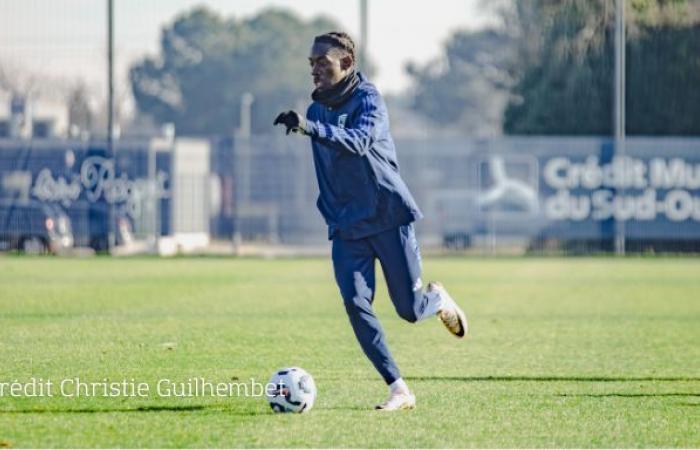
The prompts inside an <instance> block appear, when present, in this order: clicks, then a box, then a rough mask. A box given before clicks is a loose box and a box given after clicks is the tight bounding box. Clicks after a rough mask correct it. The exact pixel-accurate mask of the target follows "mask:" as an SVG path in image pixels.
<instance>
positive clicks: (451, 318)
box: [427, 281, 469, 338]
mask: <svg viewBox="0 0 700 450" xmlns="http://www.w3.org/2000/svg"><path fill="white" fill-rule="evenodd" d="M427 291H428V292H437V293H438V294H439V295H440V300H441V304H440V310H439V311H438V313H437V316H438V317H439V318H440V320H442V323H443V324H445V327H446V328H447V329H448V330H449V332H450V333H452V334H453V335H455V336H456V337H458V338H463V337H464V336H466V334H467V331H469V326H468V325H467V316H465V315H464V311H462V308H460V307H459V306H458V305H457V303H455V301H454V300H452V297H450V294H448V293H447V291H446V290H445V288H444V287H443V286H442V284H440V283H438V282H436V281H431V282H430V283H428V288H427Z"/></svg>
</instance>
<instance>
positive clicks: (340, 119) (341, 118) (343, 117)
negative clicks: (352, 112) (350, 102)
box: [338, 114, 348, 128]
mask: <svg viewBox="0 0 700 450" xmlns="http://www.w3.org/2000/svg"><path fill="white" fill-rule="evenodd" d="M346 120H348V115H347V114H341V115H339V116H338V127H339V128H345V121H346Z"/></svg>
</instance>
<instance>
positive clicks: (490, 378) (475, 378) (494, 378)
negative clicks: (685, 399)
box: [404, 375, 700, 383]
mask: <svg viewBox="0 0 700 450" xmlns="http://www.w3.org/2000/svg"><path fill="white" fill-rule="evenodd" d="M404 378H405V379H406V380H411V381H463V382H479V381H544V382H553V381H588V382H596V383H598V382H602V383H608V382H635V381H700V377H595V376H584V377H576V376H519V375H513V376H487V377H478V376H466V377H453V376H444V377H442V376H427V377H404Z"/></svg>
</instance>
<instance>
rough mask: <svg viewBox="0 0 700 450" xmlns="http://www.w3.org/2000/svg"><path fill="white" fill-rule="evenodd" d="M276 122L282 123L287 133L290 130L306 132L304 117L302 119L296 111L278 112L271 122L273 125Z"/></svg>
mask: <svg viewBox="0 0 700 450" xmlns="http://www.w3.org/2000/svg"><path fill="white" fill-rule="evenodd" d="M277 124H282V125H284V126H285V127H287V134H289V132H290V131H293V132H295V133H306V119H304V118H303V117H302V116H301V115H300V114H299V113H297V112H296V111H287V112H283V113H280V115H279V116H277V118H276V119H275V122H274V123H273V125H277Z"/></svg>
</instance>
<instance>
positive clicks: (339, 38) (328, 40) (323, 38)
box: [314, 31, 355, 62]
mask: <svg viewBox="0 0 700 450" xmlns="http://www.w3.org/2000/svg"><path fill="white" fill-rule="evenodd" d="M316 43H324V44H330V45H331V46H333V47H335V48H339V49H341V50H345V51H346V52H348V53H349V54H350V56H352V60H353V62H354V61H355V42H354V41H353V40H352V38H351V37H350V36H349V35H348V34H347V33H344V32H342V31H329V32H328V33H325V34H321V35H319V36H316V37H315V38H314V44H316Z"/></svg>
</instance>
